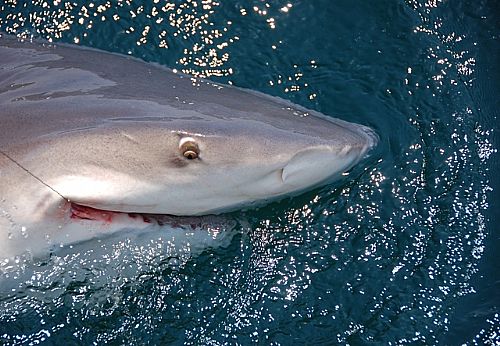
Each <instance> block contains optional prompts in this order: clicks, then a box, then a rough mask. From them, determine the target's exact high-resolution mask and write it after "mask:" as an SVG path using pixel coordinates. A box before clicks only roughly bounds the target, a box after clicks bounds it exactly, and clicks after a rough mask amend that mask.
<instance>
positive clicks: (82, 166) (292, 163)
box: [26, 117, 376, 215]
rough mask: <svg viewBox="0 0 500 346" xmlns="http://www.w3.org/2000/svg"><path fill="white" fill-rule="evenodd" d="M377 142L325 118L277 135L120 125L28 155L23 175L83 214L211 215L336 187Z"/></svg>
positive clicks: (270, 127) (249, 126)
mask: <svg viewBox="0 0 500 346" xmlns="http://www.w3.org/2000/svg"><path fill="white" fill-rule="evenodd" d="M304 123H305V124H306V125H307V126H302V127H300V124H304ZM292 126H295V130H294V131H290V129H291V128H292ZM375 143H376V136H375V135H374V134H373V132H372V131H371V130H369V129H368V128H366V127H364V126H360V125H355V124H350V123H346V122H342V121H339V120H327V119H320V118H314V119H312V121H309V122H304V121H303V120H301V119H295V118H293V117H291V118H290V119H289V123H287V122H284V121H283V120H281V123H280V126H279V127H278V126H276V124H263V123H257V122H253V121H246V120H242V119H238V120H234V119H233V120H221V121H212V122H210V123H209V124H207V123H206V122H203V121H202V122H198V123H196V122H191V123H190V122H183V123H182V124H178V125H175V124H169V123H167V124H165V123H162V122H134V123H130V122H128V123H122V122H116V123H111V124H107V125H106V126H104V127H101V128H94V129H86V130H79V131H76V132H70V133H66V134H63V135H59V136H58V137H57V139H50V140H48V141H44V142H43V144H42V145H39V146H38V149H37V150H32V151H31V154H30V160H29V161H30V162H27V163H26V166H27V167H29V170H30V172H32V173H33V174H34V175H36V176H37V177H38V178H40V179H41V180H42V181H44V182H45V183H46V184H47V185H49V186H50V187H51V188H52V189H53V190H55V191H57V192H58V193H59V194H60V195H61V196H63V197H64V198H66V199H68V200H70V201H72V202H73V203H76V204H79V205H84V206H88V207H92V208H96V209H101V210H109V211H119V212H127V213H152V214H170V215H204V214H212V213H221V212H226V211H230V210H234V209H237V208H242V207H248V206H249V205H254V204H256V203H257V204H262V203H265V202H266V201H269V200H274V199H279V198H280V197H283V196H287V195H293V194H298V193H300V192H301V191H304V190H307V189H310V188H311V187H314V186H317V185H319V184H322V183H324V182H328V181H331V180H333V179H335V178H336V177H338V176H339V175H340V174H341V173H344V172H346V171H347V170H348V169H349V168H351V167H352V166H353V165H354V164H355V163H356V162H358V161H359V160H360V159H361V158H363V156H365V155H366V153H367V152H368V151H369V150H370V148H372V147H373V146H374V145H375Z"/></svg>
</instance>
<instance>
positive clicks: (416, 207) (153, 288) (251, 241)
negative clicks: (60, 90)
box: [0, 0, 500, 345]
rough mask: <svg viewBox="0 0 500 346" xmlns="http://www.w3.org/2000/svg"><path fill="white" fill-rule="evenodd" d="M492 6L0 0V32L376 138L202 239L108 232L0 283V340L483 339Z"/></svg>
mask: <svg viewBox="0 0 500 346" xmlns="http://www.w3.org/2000/svg"><path fill="white" fill-rule="evenodd" d="M499 13H500V11H499V5H498V3H497V2H496V1H493V0H492V1H486V0H479V1H439V0H428V1H427V2H426V1H416V0H408V1H406V2H405V1H389V0H385V1H347V0H341V1H332V0H316V1H305V0H290V1H278V0H272V1H267V2H266V1H257V0H248V1H233V0H231V1H229V0H228V1H222V0H221V1H219V2H217V1H211V0H203V1H195V0H193V1H174V2H172V3H167V2H165V1H163V0H151V1H143V2H140V1H118V0H113V1H111V0H110V1H105V0H101V1H95V2H86V1H80V0H79V1H59V0H55V1H44V0H35V1H21V0H9V1H5V0H4V2H3V5H0V30H3V31H7V32H10V33H17V34H20V33H23V34H25V35H32V36H34V37H44V38H49V39H52V40H53V41H64V42H76V43H78V44H81V45H86V46H92V47H98V48H102V49H105V50H109V51H114V52H122V53H128V54H132V55H134V56H137V57H141V58H143V59H145V60H148V61H155V62H159V63H161V64H164V65H168V66H170V67H172V68H176V69H178V70H182V71H184V72H188V73H193V74H196V75H201V76H205V77H209V78H212V79H214V80H217V81H220V82H224V83H233V84H235V85H238V86H242V87H247V88H251V89H255V90H260V91H263V92H266V93H269V94H272V95H277V96H280V97H283V98H286V99H289V100H292V101H294V102H296V103H299V104H301V105H304V106H306V107H309V108H313V109H316V110H319V111H322V112H323V113H325V114H328V115H332V116H335V117H339V118H342V119H345V120H348V121H352V122H358V123H362V124H365V125H369V126H371V127H372V128H374V129H376V131H377V132H378V134H379V135H380V137H381V143H380V145H379V147H378V148H377V150H376V151H375V152H374V153H373V154H372V155H371V157H370V158H369V159H368V160H366V161H364V162H363V163H362V164H361V165H359V166H358V167H356V168H354V169H353V170H352V172H351V173H350V175H349V177H347V178H346V179H345V180H344V181H341V182H338V183H336V184H333V185H330V186H326V187H323V188H321V189H317V190H314V191H311V192H309V193H306V194H305V195H303V196H300V197H297V198H293V199H288V200H284V201H281V202H277V203H273V204H271V205H269V206H267V207H265V208H261V209H260V210H255V211H251V212H247V213H246V214H245V215H244V216H243V215H236V217H244V218H245V219H246V222H247V223H246V224H245V226H241V225H240V226H238V227H237V229H235V230H234V231H231V232H228V234H227V235H223V236H220V238H218V239H217V241H215V242H212V243H210V244H208V245H206V244H205V243H203V241H200V242H198V244H202V243H203V244H205V245H206V246H205V245H204V246H198V247H196V246H194V245H193V244H191V243H189V241H187V242H184V243H182V244H180V245H179V244H173V245H172V243H169V244H167V245H168V246H167V245H165V244H159V243H158V241H157V240H154V239H148V240H147V243H148V244H149V245H150V246H142V247H141V246H139V245H138V243H136V241H137V240H136V239H134V238H133V237H131V238H127V237H125V238H124V239H120V240H119V241H115V242H114V243H113V242H111V243H107V244H104V243H102V244H101V243H97V244H96V243H94V244H92V245H90V246H89V248H92V249H91V250H89V249H88V248H85V247H82V248H80V249H79V250H77V249H74V250H73V252H72V251H71V250H69V251H68V252H66V253H62V254H60V255H59V256H55V258H54V259H51V260H50V261H49V262H44V263H37V264H36V268H37V269H36V270H35V271H34V272H33V271H32V272H30V273H34V274H33V275H32V276H30V277H24V276H22V275H21V277H20V278H19V279H18V281H16V282H15V283H11V285H13V286H12V287H11V288H10V289H9V290H4V291H2V292H0V343H3V344H19V345H20V344H36V343H38V342H42V341H44V342H45V343H48V344H63V343H64V344H65V343H81V344H92V343H95V344H101V343H104V342H110V343H112V344H149V343H150V344H210V345H218V344H251V343H260V344H273V345H278V344H283V345H287V344H308V345H312V344H325V345H326V344H329V345H333V344H351V345H362V344H383V345H407V344H409V345H420V344H443V345H458V344H462V343H467V344H469V345H477V344H479V345H482V344H489V345H493V344H496V345H499V344H500V317H499V315H498V313H499V302H500V299H499V292H500V278H499V269H500V268H499V261H498V260H497V259H496V255H497V251H499V250H500V242H499V236H498V222H499V221H500V219H499V217H498V211H497V210H498V209H499V208H500V199H499V196H498V187H499V186H500V185H499V182H500V181H499V175H498V174H497V173H496V172H497V171H498V169H499V168H500V167H499V159H498V155H497V154H496V148H498V146H499V144H500V143H499V139H498V138H499V137H498V131H499V130H500V129H499V125H498V120H497V117H498V115H499V109H500V102H499V100H500V98H499V92H498V91H499V90H498V89H499V87H498V81H499V79H500V68H499V62H500V58H499V42H498V41H499V33H500V30H499V24H498V23H499V19H498V14H499ZM143 243H144V242H143ZM174 243H175V242H174ZM193 243H196V241H195V240H193ZM160 245H165V246H163V247H162V246H160ZM176 246H177V247H176ZM96 248H98V249H99V251H94V250H95V249H96ZM30 275H31V274H30Z"/></svg>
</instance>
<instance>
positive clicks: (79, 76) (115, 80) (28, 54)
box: [0, 35, 377, 258]
mask: <svg viewBox="0 0 500 346" xmlns="http://www.w3.org/2000/svg"><path fill="white" fill-rule="evenodd" d="M0 57H1V59H0V130H1V136H0V179H1V184H0V258H1V257H2V256H3V257H9V256H12V255H16V254H19V253H22V252H23V251H26V250H29V252H31V253H33V254H34V253H37V252H39V251H40V250H41V249H42V248H47V247H50V246H58V245H60V244H70V243H75V242H79V241H82V240H88V239H90V238H92V237H94V236H100V235H102V234H103V233H106V234H108V233H112V232H115V231H118V230H122V229H125V228H132V229H134V230H136V229H145V228H149V222H148V221H149V220H150V219H151V216H154V217H155V220H157V221H158V223H157V225H159V226H161V224H162V223H169V224H178V223H179V219H176V220H173V219H171V218H170V217H171V216H177V217H188V218H190V219H189V221H186V223H187V224H196V223H197V222H196V221H193V220H192V219H191V218H197V217H198V216H202V215H208V214H220V213H224V212H227V211H232V210H236V209H240V208H248V207H251V206H254V205H255V204H261V205H262V204H263V203H265V202H267V201H270V200H275V199H279V198H282V197H284V196H288V195H296V194H299V193H301V192H302V191H304V190H307V189H310V188H312V187H315V186H318V185H320V184H324V183H326V182H329V181H331V180H334V179H335V178H337V177H339V176H340V175H341V174H342V173H344V172H346V171H347V170H349V169H350V168H351V167H352V166H353V165H355V164H356V163H357V162H358V161H360V160H361V159H362V158H363V157H364V156H365V155H366V154H367V152H368V151H369V150H370V149H371V148H372V147H373V146H375V144H376V143H377V136H376V135H375V134H374V132H373V131H371V130H370V129H368V128H367V127H365V126H362V125H357V124H352V123H348V122H345V121H342V120H338V119H333V118H330V117H327V116H324V115H322V114H320V113H318V112H314V111H310V110H307V109H304V108H302V107H300V106H297V105H294V104H291V103H290V102H287V101H284V100H281V99H278V98H274V97H270V96H266V95H263V94H260V93H258V92H253V91H249V90H241V89H239V88H236V87H232V86H223V85H220V84H216V83H213V82H210V81H206V80H193V79H192V78H191V77H188V76H182V75H181V76H179V75H178V74H176V73H172V71H170V70H168V69H166V68H163V67H161V66H158V65H154V64H147V63H145V62H143V61H140V60H137V59H133V58H130V57H125V56H121V55H116V54H109V53H106V52H102V51H98V50H92V49H85V48H78V47H74V46H65V45H56V46H53V45H46V44H43V43H37V42H32V43H28V42H18V40H16V39H15V38H9V37H2V36H1V35H0ZM167 215H168V217H167ZM137 216H142V217H137ZM182 220H184V219H182Z"/></svg>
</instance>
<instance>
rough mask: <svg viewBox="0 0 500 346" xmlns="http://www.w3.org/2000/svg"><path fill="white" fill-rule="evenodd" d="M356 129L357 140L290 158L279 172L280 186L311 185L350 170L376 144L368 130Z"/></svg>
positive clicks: (322, 145)
mask: <svg viewBox="0 0 500 346" xmlns="http://www.w3.org/2000/svg"><path fill="white" fill-rule="evenodd" d="M356 130H357V133H356V137H355V138H356V140H353V141H350V142H345V143H342V144H339V143H338V142H335V143H332V144H321V145H317V146H313V147H309V148H306V149H303V150H301V151H299V152H298V153H296V154H295V155H293V156H292V158H291V159H290V160H289V161H288V162H287V164H286V165H285V166H284V167H283V169H282V174H281V178H282V181H283V184H285V185H289V186H294V187H297V188H300V187H303V186H311V185H315V184H319V183H321V182H324V181H325V180H329V179H331V178H335V177H336V176H338V175H340V174H342V173H344V172H346V171H347V170H349V169H350V168H351V167H352V166H353V165H355V164H356V163H357V162H358V161H360V160H361V159H362V158H363V157H365V156H366V154H367V153H368V152H369V151H370V150H371V149H372V148H373V147H374V146H375V145H376V144H377V142H378V136H377V135H376V134H375V133H374V132H373V131H372V130H371V129H369V128H367V127H364V126H359V127H358V128H357V129H356Z"/></svg>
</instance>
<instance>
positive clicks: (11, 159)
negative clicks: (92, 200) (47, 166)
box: [0, 150, 70, 202]
mask: <svg viewBox="0 0 500 346" xmlns="http://www.w3.org/2000/svg"><path fill="white" fill-rule="evenodd" d="M0 154H2V155H3V156H5V157H6V158H8V159H9V160H10V161H12V162H13V163H14V164H16V166H18V167H19V168H21V169H22V170H23V171H25V172H26V173H28V174H29V175H31V176H32V177H33V178H35V179H36V180H38V181H39V182H40V183H42V184H43V185H45V186H46V187H48V188H49V189H50V190H52V191H54V192H55V193H56V194H58V195H59V196H61V198H62V199H64V200H66V201H68V202H70V200H69V199H67V198H66V197H64V196H63V195H61V194H60V193H59V192H57V191H56V190H54V189H53V188H52V187H51V186H49V185H47V184H46V183H45V182H44V181H43V180H42V179H40V178H38V177H37V176H36V175H34V174H33V173H31V172H30V171H28V170H27V169H26V168H24V167H23V166H22V165H21V164H20V163H18V162H17V161H16V160H14V159H13V158H12V157H10V156H9V155H8V154H7V153H5V152H4V151H3V150H0Z"/></svg>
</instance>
